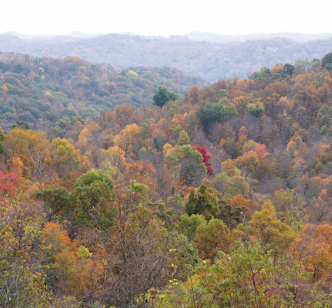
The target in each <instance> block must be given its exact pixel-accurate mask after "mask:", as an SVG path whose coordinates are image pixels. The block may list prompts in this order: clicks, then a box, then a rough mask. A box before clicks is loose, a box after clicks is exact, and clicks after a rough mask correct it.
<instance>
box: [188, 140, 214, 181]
mask: <svg viewBox="0 0 332 308" xmlns="http://www.w3.org/2000/svg"><path fill="white" fill-rule="evenodd" d="M191 146H192V147H196V149H197V151H198V152H199V153H201V154H202V156H203V160H202V162H203V164H204V165H205V167H206V173H207V174H208V175H211V176H213V175H214V173H213V169H212V165H211V163H210V159H211V156H210V155H209V154H208V153H207V151H206V150H205V149H204V148H202V147H200V146H199V145H197V144H192V145H191Z"/></svg>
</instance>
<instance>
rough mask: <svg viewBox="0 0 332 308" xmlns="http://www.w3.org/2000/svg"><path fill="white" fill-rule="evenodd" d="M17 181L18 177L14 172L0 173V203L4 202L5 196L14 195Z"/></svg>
mask: <svg viewBox="0 0 332 308" xmlns="http://www.w3.org/2000/svg"><path fill="white" fill-rule="evenodd" d="M18 180H19V178H18V175H17V174H16V173H14V172H6V173H3V172H2V171H0V201H4V200H5V198H6V197H7V195H10V194H13V193H15V191H16V187H17V184H18Z"/></svg>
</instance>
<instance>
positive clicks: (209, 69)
mask: <svg viewBox="0 0 332 308" xmlns="http://www.w3.org/2000/svg"><path fill="white" fill-rule="evenodd" d="M280 35H282V34H280ZM210 36H211V35H210ZM188 37H192V38H196V39H201V40H191V39H189V38H188ZM188 37H186V36H171V37H170V38H164V37H144V36H138V35H123V34H107V35H100V36H96V37H90V38H79V37H70V36H64V37H54V38H43V37H40V38H35V39H32V38H30V39H27V38H19V37H17V36H14V35H8V34H7V35H1V36H0V50H1V51H9V52H17V53H23V54H26V53H27V54H30V55H34V56H38V57H42V56H50V57H54V58H64V57H66V56H68V55H70V56H79V57H81V58H82V59H84V60H87V61H91V62H94V63H108V64H110V65H112V66H113V67H129V66H154V67H173V68H176V69H179V70H181V71H183V72H185V73H186V74H189V75H195V76H196V75H199V76H201V77H202V78H204V79H205V80H207V81H209V82H215V81H217V80H218V79H219V78H220V77H234V76H235V75H236V76H238V77H240V78H244V77H247V76H248V73H249V74H250V73H252V72H254V71H257V70H259V69H260V68H261V67H263V66H267V67H272V66H273V65H274V64H275V63H290V64H294V63H295V61H296V60H298V59H309V60H313V59H320V58H321V57H322V56H323V55H324V54H326V53H328V52H329V51H330V48H331V45H332V39H331V38H327V35H325V36H321V37H319V36H317V38H321V39H319V40H318V39H315V40H309V41H303V42H299V41H298V40H297V38H298V36H296V35H295V34H294V35H293V36H291V35H288V36H286V37H285V35H284V37H279V38H276V37H271V36H268V35H266V36H265V39H263V38H264V36H251V37H250V36H249V37H247V39H248V40H246V41H241V39H239V41H233V42H229V41H227V42H218V39H215V40H213V39H210V40H211V41H208V39H209V36H208V35H205V37H206V39H205V40H204V41H203V40H202V39H204V36H203V38H202V36H198V35H197V34H196V36H195V34H188ZM214 37H218V36H214ZM302 37H303V36H302ZM290 38H294V39H295V40H291V39H290ZM322 38H324V39H322ZM249 39H250V40H249ZM242 40H243V38H242Z"/></svg>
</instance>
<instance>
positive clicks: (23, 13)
mask: <svg viewBox="0 0 332 308" xmlns="http://www.w3.org/2000/svg"><path fill="white" fill-rule="evenodd" d="M306 3H308V2H305V1H303V0H301V1H299V0H278V1H276V0H274V1H269V0H228V1H224V0H218V1H217V0H204V1H195V0H191V1H189V0H167V1H159V0H103V1H102V0H90V1H87V0H85V1H84V0H80V1H78V0H57V1H52V0H49V1H45V0H8V1H3V3H1V13H2V14H1V18H0V33H3V32H12V31H16V32H20V33H23V34H57V35H59V34H67V33H71V32H73V31H80V32H85V33H101V34H105V33H122V32H131V33H135V34H142V35H164V36H169V35H175V34H184V33H188V32H190V31H199V32H205V31H207V32H215V33H222V34H247V33H275V32H298V33H331V32H332V24H331V10H330V8H328V7H327V5H328V3H329V1H327V0H315V1H310V2H309V3H310V5H309V4H306Z"/></svg>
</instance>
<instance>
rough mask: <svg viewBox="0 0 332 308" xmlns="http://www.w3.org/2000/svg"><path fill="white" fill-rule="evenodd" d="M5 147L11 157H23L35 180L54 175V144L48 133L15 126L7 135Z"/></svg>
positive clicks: (22, 159)
mask: <svg viewBox="0 0 332 308" xmlns="http://www.w3.org/2000/svg"><path fill="white" fill-rule="evenodd" d="M5 148H6V152H7V153H8V155H9V157H10V158H14V157H17V156H18V157H19V158H20V159H21V161H22V162H23V164H24V166H25V168H26V170H28V172H29V175H30V176H31V177H32V178H33V179H34V180H35V181H40V182H44V181H46V180H47V179H48V178H49V177H51V176H52V168H51V166H52V158H51V152H52V144H51V142H50V141H49V140H47V139H46V133H42V132H35V131H33V130H30V129H27V130H26V129H20V128H13V129H12V130H11V131H10V133H9V134H8V135H7V136H6V139H5Z"/></svg>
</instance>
